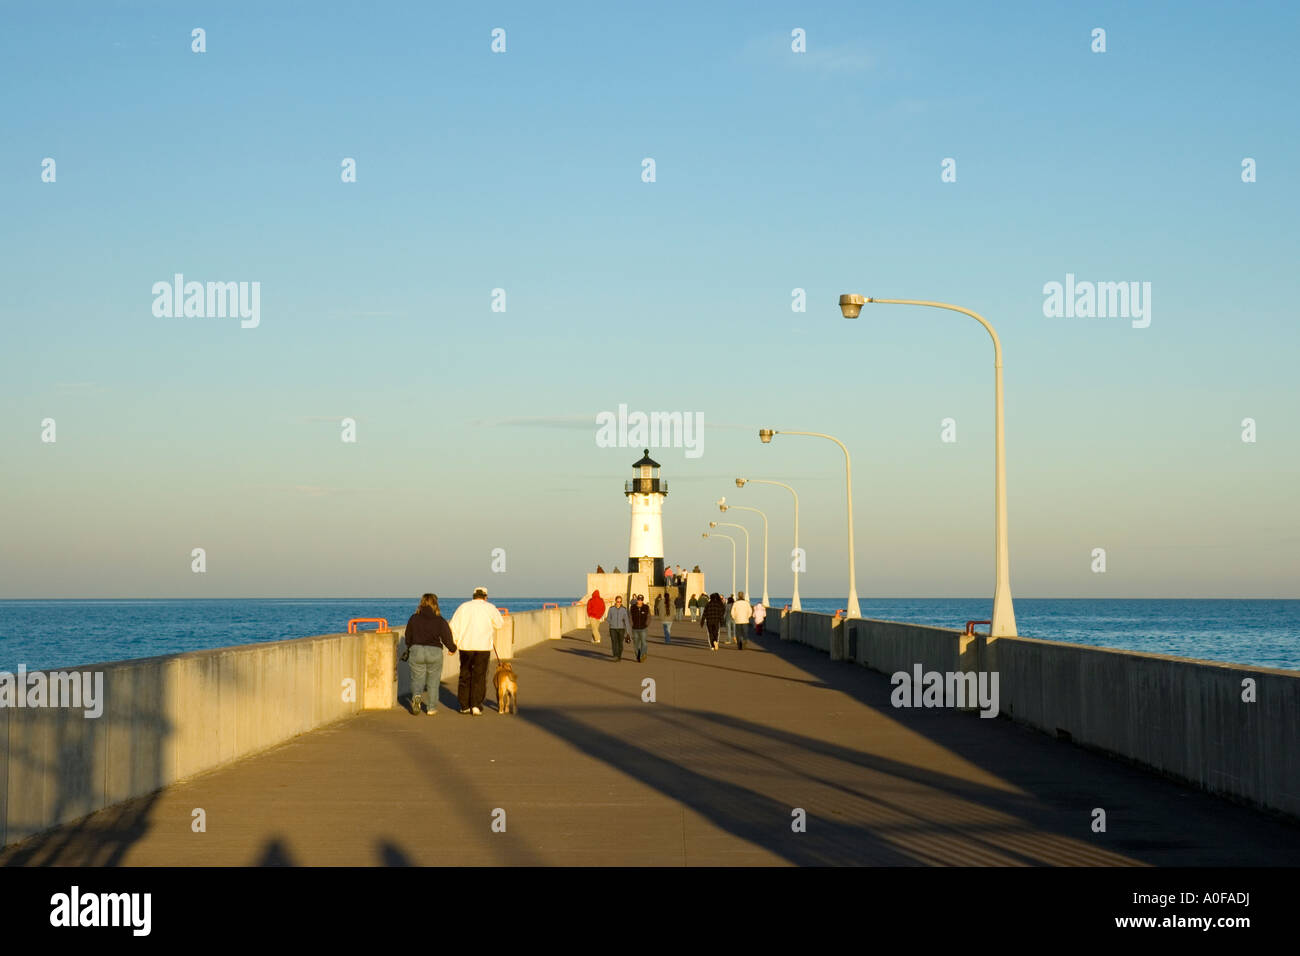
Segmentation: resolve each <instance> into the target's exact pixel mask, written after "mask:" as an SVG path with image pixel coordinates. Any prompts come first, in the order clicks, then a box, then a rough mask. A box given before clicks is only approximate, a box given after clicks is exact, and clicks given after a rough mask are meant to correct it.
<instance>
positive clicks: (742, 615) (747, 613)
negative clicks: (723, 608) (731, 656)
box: [731, 591, 754, 651]
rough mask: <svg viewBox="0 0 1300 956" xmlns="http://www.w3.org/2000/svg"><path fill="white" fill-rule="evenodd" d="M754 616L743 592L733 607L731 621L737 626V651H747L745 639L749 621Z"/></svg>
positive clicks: (737, 597)
mask: <svg viewBox="0 0 1300 956" xmlns="http://www.w3.org/2000/svg"><path fill="white" fill-rule="evenodd" d="M753 616H754V609H753V608H752V607H751V606H750V604H749V602H748V601H746V600H745V592H744V591H741V592H740V593H739V594H737V595H736V603H734V604H733V605H731V620H732V623H734V624H735V626H736V650H738V651H743V650H744V649H745V638H746V637H747V636H748V631H749V619H750V618H752V617H753Z"/></svg>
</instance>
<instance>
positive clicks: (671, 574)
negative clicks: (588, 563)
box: [596, 564, 702, 587]
mask: <svg viewBox="0 0 1300 956" xmlns="http://www.w3.org/2000/svg"><path fill="white" fill-rule="evenodd" d="M596 573H597V574H622V573H623V572H622V571H620V570H619V569H618V565H617V564H616V565H614V570H613V571H606V570H605V567H604V565H600V564H598V565H596ZM700 573H702V572H701V571H700V566H699V565H698V564H697V565H696V566H695V567H694V568H693V569H692V570H690V571H687V570H686V569H685V568H683V567H682V566H681V565H680V564H679V565H678V566H677V568H676V569H675V570H674V568H673V566H672V565H671V564H665V565H664V582H665V583H666V584H668V585H669V586H670V587H671V586H672V585H674V584H681V585H684V584H685V583H686V575H688V574H700Z"/></svg>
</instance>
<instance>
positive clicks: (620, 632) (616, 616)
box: [609, 594, 631, 661]
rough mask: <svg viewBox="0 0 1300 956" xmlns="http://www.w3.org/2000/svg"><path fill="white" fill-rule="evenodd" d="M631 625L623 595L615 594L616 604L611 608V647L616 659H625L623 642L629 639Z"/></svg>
mask: <svg viewBox="0 0 1300 956" xmlns="http://www.w3.org/2000/svg"><path fill="white" fill-rule="evenodd" d="M630 626H631V622H630V621H629V619H628V616H627V608H625V607H624V606H623V595H621V594H615V595H614V606H613V607H611V608H610V609H609V649H610V651H611V652H612V653H613V655H614V660H616V661H621V660H622V659H623V642H624V641H625V640H626V639H627V632H628V628H629V627H630Z"/></svg>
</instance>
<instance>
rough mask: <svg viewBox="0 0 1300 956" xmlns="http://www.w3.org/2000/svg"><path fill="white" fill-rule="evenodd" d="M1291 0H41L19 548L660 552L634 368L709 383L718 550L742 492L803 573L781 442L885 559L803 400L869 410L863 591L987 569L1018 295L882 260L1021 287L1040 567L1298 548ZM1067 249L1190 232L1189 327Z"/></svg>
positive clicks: (707, 459)
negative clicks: (640, 542)
mask: <svg viewBox="0 0 1300 956" xmlns="http://www.w3.org/2000/svg"><path fill="white" fill-rule="evenodd" d="M336 7H337V8H336ZM349 7H350V5H349ZM1297 9H1298V8H1297V7H1296V5H1294V4H1290V3H1272V4H1246V5H1244V6H1241V5H1233V6H1229V5H1221V4H1194V3H1167V4H1142V5H1140V7H1139V8H1134V7H1133V6H1132V5H1130V4H1122V3H1113V4H1108V3H1090V4H1086V5H1083V4H1058V3H1038V2H1032V3H1019V4H995V5H984V6H980V7H972V6H971V5H969V4H964V3H930V4H925V5H896V6H890V7H884V6H882V5H864V4H856V3H843V4H822V5H819V6H818V8H817V9H816V10H815V11H809V10H807V9H806V7H805V5H803V4H795V3H785V4H771V3H743V4H742V3H735V4H726V5H712V4H710V5H700V4H672V3H659V4H654V5H652V6H649V7H647V6H644V5H640V6H637V5H633V6H618V7H617V8H614V7H610V6H609V5H600V4H583V5H565V4H560V5H556V4H517V5H509V4H506V5H501V4H498V5H492V6H490V7H488V6H483V7H480V5H463V6H461V7H459V8H452V9H447V8H446V5H432V4H423V3H411V4H367V5H363V6H358V7H357V8H355V9H344V5H309V4H254V3H210V4H184V5H179V4H162V3H116V4H101V3H83V4H58V3H56V4H48V5H43V6H39V7H38V6H35V5H24V6H23V7H21V8H17V7H15V8H13V9H11V10H9V11H7V12H6V15H5V21H6V22H5V28H4V30H3V32H0V62H3V64H4V66H3V67H2V68H0V69H3V75H4V94H5V95H4V100H5V109H4V113H3V118H2V119H0V127H2V128H0V134H2V135H0V209H2V210H3V217H4V229H3V230H0V279H2V281H0V449H3V476H4V479H3V480H4V488H3V495H0V540H3V542H4V544H3V549H2V551H0V596H4V597H80V596H162V597H173V596H181V597H184V596H281V595H285V596H288V595H294V596H312V595H367V594H371V595H402V594H417V593H419V592H421V591H423V590H428V589H433V590H437V591H440V592H443V593H448V594H464V593H467V591H468V588H470V587H472V586H473V585H475V584H477V583H480V582H484V581H486V582H488V583H489V585H490V586H491V587H492V588H493V589H494V591H495V593H498V594H514V595H520V594H548V593H560V594H565V593H573V594H577V593H578V592H580V591H581V589H582V584H583V580H584V579H583V577H582V573H583V572H584V571H585V570H588V569H590V568H592V567H594V565H595V564H596V562H597V561H600V562H602V563H604V564H605V566H606V567H607V568H608V567H610V566H611V564H613V563H616V562H624V561H625V559H626V553H625V552H626V549H627V537H628V528H627V524H628V518H627V505H626V503H625V500H624V497H623V495H622V482H623V480H624V479H625V478H626V477H630V476H631V469H630V466H631V463H632V462H633V461H634V460H636V459H637V458H638V457H640V449H639V448H636V449H621V448H615V449H603V448H598V447H596V443H595V425H594V421H595V416H596V415H597V413H599V412H601V411H604V410H614V409H616V408H617V407H618V405H619V403H626V404H627V405H628V406H629V407H630V408H631V409H634V410H636V409H640V410H644V411H651V410H663V411H684V412H691V413H694V412H700V413H702V414H703V416H704V421H705V428H706V431H705V439H704V454H703V456H702V457H700V458H694V459H690V458H687V457H686V456H685V455H684V453H683V451H682V450H681V449H656V450H655V451H654V452H653V453H654V455H655V457H656V458H658V460H659V461H661V462H663V464H664V477H665V478H668V479H669V481H670V483H671V485H670V486H671V489H672V492H671V494H670V496H669V499H668V502H667V505H666V521H665V527H666V540H667V552H668V555H667V556H668V558H669V559H670V560H676V561H680V562H683V563H687V564H694V563H696V562H700V563H702V564H703V565H705V567H706V570H707V571H710V572H713V576H712V578H711V581H712V583H714V584H715V585H717V584H720V583H722V581H723V579H724V577H728V576H729V567H727V566H726V564H725V563H724V561H723V560H722V559H723V557H724V555H725V554H726V548H725V545H723V544H719V543H715V542H705V541H702V540H701V539H700V537H699V534H700V531H701V530H703V526H704V525H705V523H706V522H707V521H708V520H709V519H710V518H711V517H713V518H716V517H717V515H716V510H715V509H713V508H712V507H711V502H712V501H713V500H714V499H716V498H717V497H718V496H719V495H722V494H726V495H728V497H729V500H731V501H733V502H735V503H743V504H750V505H755V506H757V507H761V508H766V509H767V510H768V513H769V516H770V517H771V520H772V550H773V558H772V567H773V570H772V581H773V586H772V591H773V595H774V596H776V595H778V594H779V595H785V594H786V593H788V589H789V586H788V580H789V571H788V564H789V559H788V556H787V555H788V552H789V549H790V546H791V541H790V521H789V518H790V508H789V496H788V495H786V494H785V493H784V492H782V491H780V489H773V488H768V489H762V488H747V489H745V490H744V491H737V490H736V488H735V486H734V484H733V483H732V482H731V479H732V478H733V477H735V476H736V475H737V474H745V475H749V476H751V477H769V478H777V479H783V480H787V481H789V482H790V483H792V484H795V485H796V486H797V487H799V488H800V490H801V495H802V500H803V512H802V519H803V522H802V537H803V541H802V544H803V545H804V546H805V547H806V549H807V551H808V563H809V567H808V573H807V575H806V576H805V578H804V580H803V587H802V590H803V592H804V594H806V595H809V596H813V595H825V596H842V595H843V594H844V593H845V569H844V558H845V553H844V552H845V548H844V534H843V495H844V488H843V469H842V457H841V456H840V454H839V452H838V450H837V449H836V448H835V447H834V446H833V445H831V444H829V443H827V442H821V441H816V440H813V439H800V438H793V437H790V438H784V439H782V438H778V439H777V440H776V442H774V443H773V444H772V445H770V446H765V445H761V444H760V443H759V441H758V439H757V436H756V429H757V428H758V427H760V426H768V427H775V428H791V429H805V430H814V431H825V432H830V433H832V434H835V435H837V436H838V437H840V438H842V439H843V440H844V441H845V442H847V443H848V444H849V446H850V447H851V448H852V450H853V452H854V455H855V466H856V467H855V488H854V491H855V506H856V511H857V538H858V541H857V558H858V576H859V581H858V589H859V592H860V593H861V594H862V596H863V597H864V598H866V597H870V596H884V597H888V596H978V595H984V594H988V593H990V592H991V588H992V575H993V571H992V544H993V527H992V483H993V468H992V466H993V451H992V418H993V416H992V411H993V407H992V406H993V401H992V351H991V347H990V344H989V341H988V338H987V336H986V335H985V333H984V332H983V331H982V330H981V329H980V328H979V327H978V326H977V325H976V323H974V322H973V321H971V320H969V319H967V318H965V317H963V316H959V315H956V314H953V313H945V312H938V311H933V310H922V309H906V308H902V307H889V306H868V307H867V309H866V310H865V311H864V314H863V318H861V319H859V320H858V321H857V322H846V321H844V320H843V319H841V318H840V317H839V312H838V309H837V308H836V297H837V296H838V294H839V293H840V292H844V291H859V292H862V293H864V294H867V295H876V296H881V297H898V298H928V299H940V300H945V301H950V302H956V303H959V304H962V305H965V306H967V307H969V308H973V309H976V310H978V311H980V312H982V313H983V314H984V315H986V316H987V317H988V318H989V319H990V320H991V321H992V322H993V323H994V324H995V325H996V326H997V328H998V330H999V332H1000V334H1001V336H1002V339H1003V342H1004V348H1005V354H1006V388H1007V435H1008V458H1009V489H1010V508H1009V513H1010V519H1011V545H1012V583H1013V586H1014V588H1015V592H1016V594H1017V595H1021V596H1037V597H1057V596H1063V597H1068V596H1082V597H1086V596H1115V597H1130V596H1132V597H1141V596H1152V597H1156V596H1182V595H1187V596H1199V597H1213V596H1218V597H1300V584H1298V583H1297V582H1300V520H1298V518H1300V516H1298V513H1297V512H1298V508H1297V503H1296V502H1297V496H1296V489H1297V487H1300V421H1298V418H1300V394H1298V391H1300V390H1298V387H1297V384H1296V381H1297V374H1296V363H1297V358H1300V332H1298V331H1297V322H1296V315H1295V299H1296V297H1295V285H1296V282H1295V277H1296V274H1297V273H1296V263H1297V262H1298V261H1300V240H1298V239H1297V230H1296V211H1297V209H1298V208H1300V203H1298V202H1297V200H1298V199H1300V187H1297V176H1296V170H1297V167H1298V165H1300V150H1298V149H1297V146H1298V145H1300V135H1298V134H1297V125H1296V122H1295V115H1296V106H1295V96H1296V90H1297V82H1296V81H1297V73H1298V71H1297V67H1296V65H1295V63H1296V60H1295V55H1294V49H1293V45H1294V42H1295V38H1296V37H1297V35H1300V30H1297V27H1298V26H1300V23H1298V20H1300V14H1298V13H1297ZM195 27H202V28H203V29H204V30H206V40H207V52H206V53H203V54H196V53H193V52H191V36H190V34H191V30H192V29H193V28H195ZM495 27H501V28H504V29H505V30H506V31H507V34H506V37H507V52H506V53H504V54H493V53H492V52H491V51H490V43H491V36H490V34H491V31H492V29H493V28H495ZM1095 27H1102V28H1104V29H1105V30H1106V31H1107V35H1106V43H1107V52H1105V53H1103V54H1099V53H1093V52H1091V49H1090V46H1091V42H1092V41H1091V31H1092V30H1093V28H1095ZM795 28H802V29H803V30H805V31H806V35H807V52H806V53H803V54H796V53H793V52H792V51H791V49H790V44H791V39H790V34H791V30H793V29H795ZM45 157H51V158H53V159H55V161H56V163H57V181H56V182H55V183H52V184H51V183H43V182H42V181H41V162H42V160H43V159H44V158H45ZM344 157H352V158H355V160H356V162H357V174H358V176H357V178H358V181H357V182H356V183H352V184H344V183H342V182H341V181H340V163H341V161H342V160H343V158H344ZM645 157H652V158H653V159H654V160H655V162H656V167H657V169H656V172H657V181H656V182H654V183H644V182H642V180H641V170H642V159H643V158H645ZM947 157H951V158H953V159H955V160H956V163H957V181H956V182H955V183H943V182H941V181H940V171H941V170H940V164H941V162H942V161H943V160H944V159H945V158H947ZM1245 157H1251V158H1253V159H1255V160H1256V162H1257V164H1258V181H1257V182H1255V183H1251V184H1246V183H1243V182H1242V181H1241V163H1242V160H1243V158H1245ZM177 272H180V273H183V274H184V275H185V276H186V278H187V279H190V280H199V281H209V280H212V281H217V280H220V281H226V280H230V281H241V280H242V281H258V282H260V283H261V290H262V293H261V295H262V303H261V324H260V326H259V327H258V328H256V329H241V328H240V327H239V324H238V321H237V320H231V319H200V318H188V319H186V318H170V319H169V318H155V317H154V315H153V314H152V309H151V306H152V302H153V296H152V293H151V287H152V285H153V283H155V282H158V281H168V280H170V278H171V276H172V275H173V274H174V273H177ZM1067 273H1073V274H1075V275H1076V276H1077V277H1078V278H1079V279H1080V280H1092V281H1139V282H1143V281H1145V282H1150V283H1151V284H1152V303H1151V306H1152V313H1151V319H1152V320H1151V325H1150V327H1149V328H1145V329H1134V328H1132V327H1131V325H1130V322H1129V321H1128V320H1125V319H1114V318H1111V319H1102V318H1046V317H1044V315H1043V308H1042V306H1043V299H1044V296H1043V292H1042V289H1043V286H1044V284H1045V283H1048V282H1052V281H1060V282H1063V281H1064V279H1065V276H1066V274H1067ZM498 287H500V288H504V289H505V290H506V293H507V311H506V312H505V313H497V312H493V311H491V308H490V305H491V293H492V290H493V289H494V288H498ZM794 288H803V289H805V290H807V296H808V311H807V312H806V313H804V314H798V313H794V312H792V311H791V305H790V303H791V290H792V289H794ZM345 416H350V417H353V418H355V419H356V420H357V423H358V425H357V438H358V440H357V442H356V443H355V444H347V443H344V442H342V441H341V440H340V427H339V424H338V422H339V420H340V419H342V418H344V417H345ZM47 417H49V418H53V419H55V421H56V423H57V424H56V427H57V442H56V443H54V444H47V443H42V441H41V421H42V419H45V418H47ZM948 417H952V418H954V419H955V420H956V422H957V438H958V440H957V442H956V443H953V444H945V443H942V442H941V441H940V422H941V420H942V419H944V418H948ZM1247 417H1250V418H1253V419H1255V420H1256V422H1257V428H1258V440H1257V441H1256V442H1255V443H1253V444H1251V443H1244V442H1242V440H1241V421H1242V419H1243V418H1247ZM733 515H734V513H733ZM749 518H756V516H752V515H751V516H747V517H746V518H744V519H741V520H748V519H749ZM724 520H731V519H730V518H728V519H724ZM753 527H754V528H755V530H757V528H758V525H757V523H756V521H755V522H754V523H753ZM195 547H203V548H205V549H206V551H207V563H208V570H207V573H206V574H203V575H196V574H193V573H192V572H191V570H190V552H191V549H192V548H195ZM496 547H501V548H505V549H506V553H507V572H506V573H505V574H504V575H494V574H492V573H491V572H490V571H489V564H490V561H491V551H492V549H493V548H496ZM1094 548H1105V549H1106V552H1107V571H1106V573H1105V574H1095V573H1093V572H1092V571H1091V569H1090V565H1091V562H1092V554H1091V553H1092V549H1094ZM759 560H761V555H760V554H759V552H758V539H757V535H756V536H755V553H754V561H755V562H758V561H759ZM755 566H756V567H757V563H756V565H755Z"/></svg>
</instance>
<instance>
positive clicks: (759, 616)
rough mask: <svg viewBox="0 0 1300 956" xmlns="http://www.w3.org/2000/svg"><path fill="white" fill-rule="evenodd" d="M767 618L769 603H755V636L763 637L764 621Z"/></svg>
mask: <svg viewBox="0 0 1300 956" xmlns="http://www.w3.org/2000/svg"><path fill="white" fill-rule="evenodd" d="M766 620H767V605H766V604H763V603H761V602H760V603H758V604H755V605H754V636H755V637H761V636H762V634H763V622H764V621H766Z"/></svg>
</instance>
